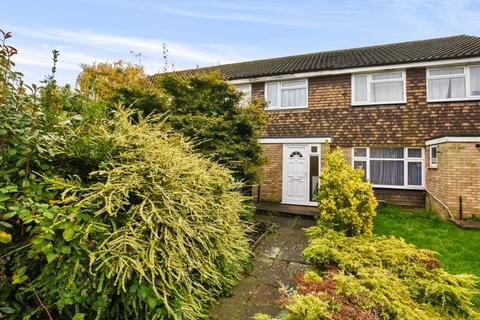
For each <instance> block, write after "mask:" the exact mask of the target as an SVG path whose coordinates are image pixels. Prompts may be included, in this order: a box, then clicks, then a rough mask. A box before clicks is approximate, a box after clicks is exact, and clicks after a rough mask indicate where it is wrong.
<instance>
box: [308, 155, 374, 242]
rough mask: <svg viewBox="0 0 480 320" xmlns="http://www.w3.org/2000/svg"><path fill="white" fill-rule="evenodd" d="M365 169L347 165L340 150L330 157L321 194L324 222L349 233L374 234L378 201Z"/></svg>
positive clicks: (327, 161) (321, 218) (324, 171)
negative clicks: (366, 178)
mask: <svg viewBox="0 0 480 320" xmlns="http://www.w3.org/2000/svg"><path fill="white" fill-rule="evenodd" d="M362 177H363V171H362V170H361V169H353V168H352V166H350V165H349V164H347V162H346V160H345V158H344V156H343V154H342V151H341V150H340V149H337V150H335V151H333V152H331V153H328V154H327V156H326V166H325V167H324V169H323V170H322V174H321V179H320V188H319V192H318V195H317V201H318V207H319V209H320V221H321V222H323V223H325V224H328V225H329V226H330V227H332V228H334V229H335V230H344V231H345V232H346V234H347V235H349V236H354V235H359V234H371V233H372V229H373V217H374V216H375V209H376V207H377V200H376V199H375V195H374V194H373V190H372V185H371V184H370V183H367V182H364V181H363V180H362Z"/></svg>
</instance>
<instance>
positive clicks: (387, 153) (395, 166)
mask: <svg viewBox="0 0 480 320" xmlns="http://www.w3.org/2000/svg"><path fill="white" fill-rule="evenodd" d="M423 158H424V154H423V148H396V147H395V148H384V147H369V148H367V147H361V148H353V156H352V165H353V167H354V168H363V170H364V171H365V176H364V180H367V181H370V182H371V183H372V184H373V185H374V186H375V187H390V188H412V189H415V188H422V187H423V183H424V182H423V172H424V166H423Z"/></svg>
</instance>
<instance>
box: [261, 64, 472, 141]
mask: <svg viewBox="0 0 480 320" xmlns="http://www.w3.org/2000/svg"><path fill="white" fill-rule="evenodd" d="M308 81H309V88H308V95H309V97H308V102H309V107H308V109H297V110H295V109H294V110H281V111H278V110H277V111H266V114H267V117H268V125H267V128H266V129H265V132H264V136H266V137H306V136H320V137H331V138H332V143H333V144H335V145H340V146H344V147H347V146H348V147H351V146H409V147H422V146H424V145H425V140H428V139H431V138H433V137H438V136H443V135H460V134H480V101H457V102H442V103H427V98H426V69H425V68H414V69H408V70H407V80H406V81H407V83H406V86H407V103H406V104H399V105H378V106H354V107H353V106H352V105H351V75H349V74H346V75H334V76H323V77H314V78H309V80H308ZM264 87H265V84H264V83H254V84H253V85H252V94H253V97H254V98H259V99H264V90H265V89H264Z"/></svg>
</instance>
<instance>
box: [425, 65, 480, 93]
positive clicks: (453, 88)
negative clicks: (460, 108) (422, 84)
mask: <svg viewBox="0 0 480 320" xmlns="http://www.w3.org/2000/svg"><path fill="white" fill-rule="evenodd" d="M427 97H428V101H449V100H469V99H480V66H470V67H449V68H436V69H428V70H427Z"/></svg>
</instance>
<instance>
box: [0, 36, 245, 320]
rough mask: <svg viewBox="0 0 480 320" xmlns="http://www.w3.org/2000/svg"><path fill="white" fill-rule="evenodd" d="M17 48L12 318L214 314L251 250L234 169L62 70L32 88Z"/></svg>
mask: <svg viewBox="0 0 480 320" xmlns="http://www.w3.org/2000/svg"><path fill="white" fill-rule="evenodd" d="M7 36H9V34H6V36H5V37H6V38H7ZM15 52H16V51H15V50H14V49H12V48H11V47H7V46H6V45H5V43H4V44H3V47H2V54H1V55H0V59H1V60H0V62H1V66H0V67H1V68H0V72H1V76H2V77H1V79H0V80H1V81H2V82H1V83H0V84H1V87H0V89H1V90H2V96H1V97H0V119H2V120H3V121H1V122H0V145H1V146H2V148H0V164H1V166H0V177H1V180H0V239H1V240H0V242H1V244H0V318H2V319H3V318H5V319H23V318H30V319H72V318H73V319H75V320H80V319H199V318H205V317H206V316H205V307H206V306H208V305H209V304H210V303H211V302H212V301H214V299H215V297H216V296H217V295H219V294H222V293H223V292H225V291H226V290H228V288H229V287H230V286H231V285H232V284H233V283H234V282H235V279H237V278H238V277H239V273H240V271H241V269H242V265H243V262H244V261H245V260H246V258H247V256H248V250H247V243H246V240H245V237H244V231H245V230H244V228H243V225H242V224H241V222H240V219H239V214H240V213H241V212H242V210H243V206H242V198H241V196H240V195H239V194H238V193H236V192H234V190H235V189H236V188H237V187H238V185H237V183H235V182H234V179H233V178H232V176H231V175H230V172H229V171H228V170H226V169H224V168H223V167H222V166H220V165H218V164H215V163H214V162H212V161H211V160H209V159H207V158H206V157H203V156H201V155H199V154H197V153H196V152H195V151H194V148H193V145H192V144H191V143H189V142H187V141H185V140H184V139H183V138H182V137H181V136H179V135H178V134H177V133H172V132H171V131H170V129H169V128H168V127H167V126H166V124H165V120H164V118H161V117H159V116H152V117H148V118H143V117H141V116H139V115H138V113H136V112H135V110H130V111H125V110H123V109H121V108H120V109H118V108H116V107H114V106H113V105H111V104H110V103H111V101H110V100H108V99H107V100H99V99H96V100H91V99H90V97H89V96H84V95H77V94H75V93H73V92H71V91H70V90H69V88H59V87H58V86H57V85H56V83H55V82H54V79H53V77H49V78H48V79H47V80H46V82H45V85H44V86H43V87H42V88H39V87H36V86H30V88H29V87H27V86H25V85H24V84H23V83H22V80H21V74H19V73H16V72H14V71H12V67H13V63H12V62H11V59H10V58H11V56H13V54H14V53H15ZM29 91H31V93H29ZM107 109H110V110H112V113H111V114H108V112H107ZM134 113H135V115H134Z"/></svg>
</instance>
